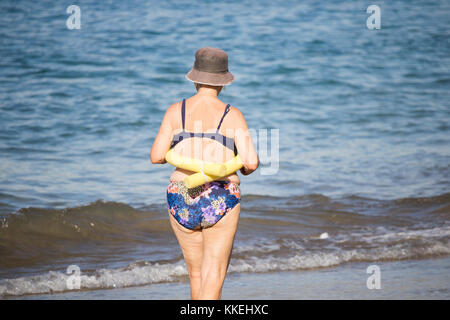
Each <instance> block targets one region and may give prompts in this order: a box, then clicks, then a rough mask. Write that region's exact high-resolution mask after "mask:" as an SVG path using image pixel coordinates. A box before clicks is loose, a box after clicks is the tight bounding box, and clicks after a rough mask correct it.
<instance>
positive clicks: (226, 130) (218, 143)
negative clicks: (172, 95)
mask: <svg viewBox="0 0 450 320" xmlns="http://www.w3.org/2000/svg"><path fill="white" fill-rule="evenodd" d="M235 113H236V109H235V108H233V107H231V106H228V105H227V104H226V103H224V102H222V101H220V100H219V99H218V98H217V97H213V96H208V95H198V94H197V95H194V96H192V97H190V98H188V99H186V100H185V106H184V130H183V105H182V102H180V103H178V105H177V106H176V107H175V108H173V110H172V112H171V114H170V123H171V127H172V129H173V137H174V141H173V142H174V143H173V144H174V145H175V146H174V150H175V152H176V153H178V154H181V155H183V156H187V157H191V158H195V159H200V160H204V161H208V162H217V163H222V162H225V161H228V160H230V159H232V158H233V157H234V156H235V151H234V150H235V146H234V138H235V130H236V127H235V124H236V122H237V121H236V119H234V118H235V116H236V115H235ZM233 119H234V120H235V121H233ZM201 133H206V134H205V135H203V136H204V137H202V135H201ZM178 139H182V140H181V141H179V142H178ZM190 174H192V172H190V171H186V170H183V169H179V168H177V169H176V170H175V172H174V173H173V174H172V176H171V180H172V181H179V180H183V179H184V178H185V177H186V175H190ZM224 180H230V181H233V182H236V183H239V177H238V176H237V175H236V174H232V175H230V176H228V177H226V178H224Z"/></svg>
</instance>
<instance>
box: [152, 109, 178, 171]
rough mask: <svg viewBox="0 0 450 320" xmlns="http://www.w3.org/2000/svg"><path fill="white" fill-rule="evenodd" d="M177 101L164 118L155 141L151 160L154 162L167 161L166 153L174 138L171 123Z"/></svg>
mask: <svg viewBox="0 0 450 320" xmlns="http://www.w3.org/2000/svg"><path fill="white" fill-rule="evenodd" d="M175 106H176V103H175V104H173V105H171V106H170V107H169V108H168V109H167V111H166V114H165V115H164V118H163V120H162V123H161V127H160V128H159V132H158V134H157V136H156V138H155V141H153V146H152V150H151V151H150V161H151V162H152V163H161V164H162V163H166V153H167V151H169V149H170V144H171V142H172V138H173V130H172V125H171V121H170V119H171V115H172V114H173V109H174V108H175Z"/></svg>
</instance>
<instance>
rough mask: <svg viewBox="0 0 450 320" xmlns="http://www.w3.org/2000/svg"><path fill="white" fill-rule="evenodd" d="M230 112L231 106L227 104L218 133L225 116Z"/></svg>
mask: <svg viewBox="0 0 450 320" xmlns="http://www.w3.org/2000/svg"><path fill="white" fill-rule="evenodd" d="M228 111H230V104H227V106H226V108H225V111H224V112H223V116H222V119H220V122H219V126H218V127H217V131H216V132H219V130H220V126H221V125H222V121H223V118H225V116H226V114H227V113H228Z"/></svg>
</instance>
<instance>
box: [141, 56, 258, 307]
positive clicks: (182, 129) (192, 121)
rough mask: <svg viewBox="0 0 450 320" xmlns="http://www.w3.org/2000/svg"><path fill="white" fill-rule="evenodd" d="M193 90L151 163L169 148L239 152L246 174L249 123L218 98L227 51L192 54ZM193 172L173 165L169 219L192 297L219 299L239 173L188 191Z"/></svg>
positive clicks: (169, 118)
mask: <svg viewBox="0 0 450 320" xmlns="http://www.w3.org/2000/svg"><path fill="white" fill-rule="evenodd" d="M186 78H187V79H188V80H190V81H192V82H194V85H195V88H196V89H197V94H195V95H194V96H192V97H190V98H188V99H183V101H182V102H177V103H174V104H173V105H171V106H170V107H169V108H168V109H167V111H166V114H165V115H164V118H163V121H162V124H161V128H160V130H159V132H158V135H157V136H156V138H155V141H154V143H153V147H152V150H151V153H150V159H151V161H152V163H165V162H166V161H165V155H166V153H167V151H168V150H169V149H171V148H174V151H175V152H176V153H179V154H181V155H183V156H188V157H191V158H197V159H201V160H204V161H210V162H219V163H221V162H225V161H228V160H230V159H232V158H233V157H234V156H235V155H236V154H239V156H240V157H241V159H242V161H243V162H244V166H243V167H242V169H241V170H240V171H241V173H242V174H244V175H248V174H250V173H252V172H253V171H255V170H256V169H257V167H258V165H259V160H258V156H257V154H256V151H255V148H254V145H253V142H252V140H251V137H250V135H249V132H248V127H247V123H246V121H245V119H244V116H243V115H242V113H241V112H240V111H239V110H238V109H237V108H235V107H231V106H230V105H229V104H225V103H223V102H221V101H220V100H219V99H218V95H219V93H220V91H221V90H222V89H223V88H224V86H225V85H228V84H231V82H232V81H233V80H234V76H233V75H232V74H231V73H230V72H229V71H228V56H227V54H226V53H225V51H223V50H220V49H216V48H211V47H205V48H201V49H199V50H198V51H197V52H196V54H195V63H194V67H193V68H192V69H191V70H190V71H189V73H188V74H187V75H186ZM191 174H193V172H190V171H186V170H183V169H180V168H176V169H175V171H174V172H173V174H172V175H171V177H170V181H171V183H170V184H169V187H168V189H167V200H168V207H169V217H170V224H171V226H172V229H173V231H174V233H175V235H176V237H177V239H178V242H179V244H180V247H181V250H182V252H183V256H184V259H185V261H186V265H187V269H188V273H189V278H190V284H191V298H192V299H220V297H221V294H222V286H223V282H224V280H225V275H226V272H227V269H228V265H229V262H230V256H231V251H232V248H233V242H234V236H235V234H236V229H237V225H238V220H239V213H240V189H239V183H240V180H239V177H238V175H237V174H236V173H232V174H230V175H228V176H226V177H224V178H221V179H220V181H213V182H210V183H206V184H204V185H202V186H200V187H196V188H192V189H188V188H187V187H186V186H185V185H184V183H183V180H184V178H185V177H187V176H188V175H191Z"/></svg>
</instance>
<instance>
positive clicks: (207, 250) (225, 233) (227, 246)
mask: <svg viewBox="0 0 450 320" xmlns="http://www.w3.org/2000/svg"><path fill="white" fill-rule="evenodd" d="M240 211H241V205H240V204H237V205H236V206H235V207H234V208H233V209H232V210H230V212H228V213H227V214H226V215H225V216H224V217H223V218H221V219H220V220H219V221H218V222H217V223H216V224H215V225H213V226H212V227H209V228H205V229H203V230H202V234H203V267H208V266H211V267H219V268H221V269H222V270H223V268H225V270H226V269H227V268H228V263H229V261H230V256H231V251H232V249H233V242H234V236H235V235H236V231H237V226H238V222H239V215H240ZM225 270H223V271H225Z"/></svg>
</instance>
